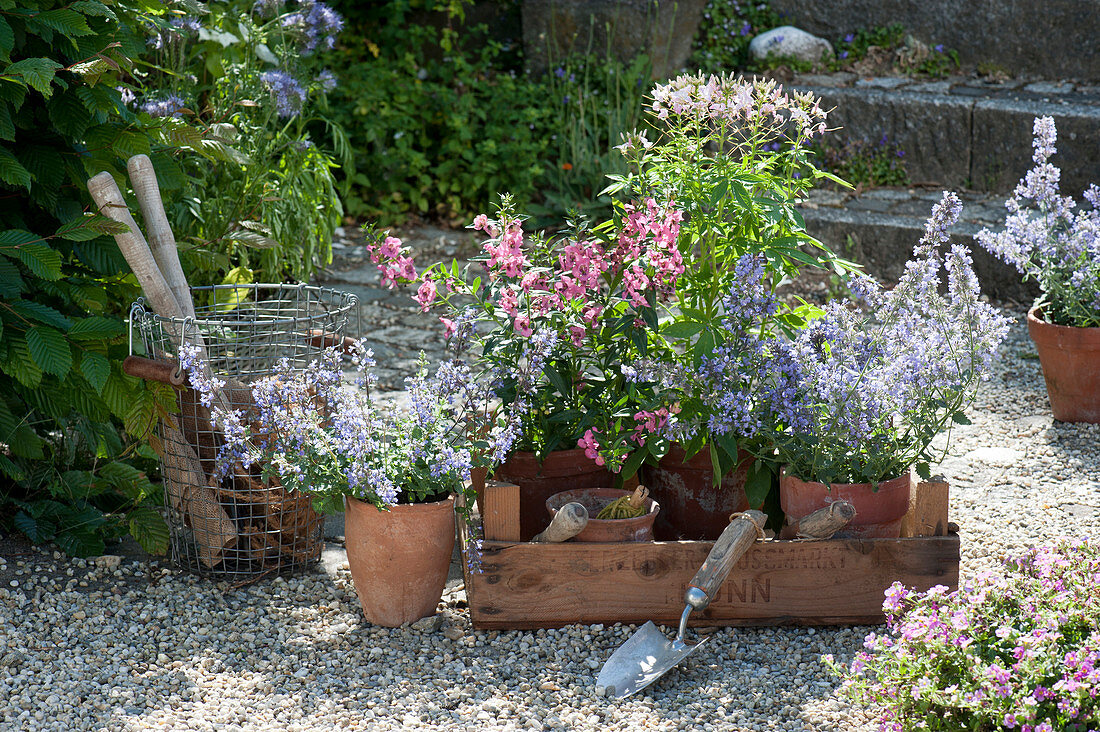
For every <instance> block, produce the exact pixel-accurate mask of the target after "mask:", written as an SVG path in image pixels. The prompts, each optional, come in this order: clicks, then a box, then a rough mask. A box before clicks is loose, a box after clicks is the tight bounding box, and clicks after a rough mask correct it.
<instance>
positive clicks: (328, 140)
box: [129, 0, 351, 285]
mask: <svg viewBox="0 0 1100 732" xmlns="http://www.w3.org/2000/svg"><path fill="white" fill-rule="evenodd" d="M270 5H271V6H272V14H271V17H261V16H260V15H258V14H257V13H256V12H253V3H252V2H250V1H244V0H237V1H235V2H228V3H216V4H211V5H210V6H209V8H208V9H206V6H198V5H197V4H195V3H190V2H185V1H182V0H181V1H180V2H176V3H172V4H170V5H169V6H168V8H169V12H167V13H165V14H164V15H159V16H150V17H149V18H147V20H148V22H149V23H150V26H151V31H150V32H151V34H152V38H153V39H154V50H152V51H150V58H149V59H148V60H147V61H146V62H145V63H143V64H141V67H140V68H138V69H135V71H134V73H133V74H132V75H131V76H130V77H129V83H130V86H131V87H132V89H133V90H134V92H135V93H136V94H137V98H136V100H135V102H134V106H135V108H136V109H138V110H145V111H140V112H139V116H140V117H142V118H143V119H150V120H151V119H152V118H150V117H149V113H150V112H151V113H153V114H158V115H169V116H161V117H158V118H156V119H158V120H159V121H160V123H161V124H162V125H163V131H162V139H163V141H164V142H166V143H168V144H171V145H174V146H177V147H181V148H183V149H186V150H190V151H194V152H196V153H199V154H198V155H189V156H185V157H182V158H180V159H179V160H176V159H172V158H167V157H164V158H162V159H160V160H159V161H154V162H155V163H158V165H157V167H158V171H157V172H158V176H160V178H161V180H162V188H167V189H168V190H169V191H171V193H170V197H171V199H172V203H173V205H171V206H170V207H169V211H168V215H169V218H170V220H171V224H172V227H173V230H174V232H175V233H176V238H177V241H178V242H179V244H180V245H181V249H182V252H181V259H182V262H183V266H184V269H185V270H186V271H187V273H188V276H189V279H190V281H191V284H193V285H204V284H217V283H221V284H230V282H229V280H228V279H227V278H228V277H230V276H233V277H235V278H236V279H238V280H239V278H240V276H241V272H242V271H243V272H244V273H246V274H247V277H248V278H250V279H251V281H256V282H281V281H284V280H308V279H309V276H310V274H311V273H312V272H313V270H314V269H315V268H316V267H317V266H319V265H324V264H327V263H328V262H330V261H331V259H332V249H331V246H332V236H333V231H334V229H335V228H336V226H338V225H339V224H340V220H341V218H342V215H343V207H342V205H341V202H340V197H339V195H338V192H337V190H336V183H335V179H334V177H333V171H334V170H335V169H336V167H337V162H336V158H340V160H341V161H342V162H343V164H345V165H347V164H349V163H350V161H351V157H350V151H349V146H348V143H347V140H346V139H345V137H344V135H343V131H342V130H341V129H340V128H339V127H338V126H336V125H335V124H334V123H333V121H332V120H331V119H329V118H328V117H327V116H326V109H327V104H326V100H325V80H324V77H321V76H319V72H321V71H322V68H321V67H322V61H321V59H320V58H319V57H318V56H317V55H316V54H315V53H309V54H307V53H305V52H304V51H303V50H302V43H303V39H302V37H301V36H300V35H298V34H295V33H293V32H291V31H289V30H288V29H287V27H286V26H284V20H286V19H287V18H288V16H290V15H291V14H292V11H293V10H296V9H297V6H294V7H284V5H283V3H281V2H273V3H270ZM200 11H201V12H200ZM196 13H198V15H197V17H194V18H193V19H188V18H186V16H185V14H186V15H194V14H196ZM181 17H184V18H185V19H186V20H189V21H190V23H191V24H185V23H181V21H180V18H181ZM200 23H201V25H199V24H200ZM194 25H199V27H198V30H197V31H196V30H195V29H194ZM265 72H281V73H285V74H288V75H289V76H290V77H292V78H293V79H294V80H295V81H296V82H297V83H298V84H300V85H301V88H302V89H303V93H304V94H306V100H305V101H304V103H302V104H300V105H293V106H294V109H293V112H292V113H287V110H285V109H281V108H280V107H279V104H280V100H279V99H277V98H276V97H277V95H276V94H275V93H274V92H273V91H272V89H271V86H270V85H269V84H266V83H265V82H264V81H263V79H262V75H263V74H264V73H265ZM158 102H160V103H166V102H167V103H171V107H170V108H167V109H165V108H157V106H156V105H157V103H158ZM181 102H182V106H180V103H181ZM173 111H175V113H176V115H178V117H179V118H178V119H175V118H173V117H172V116H170V115H171V113H172V112H173ZM184 120H186V122H185V121H184ZM326 148H331V149H326ZM231 273H235V274H232V275H231Z"/></svg>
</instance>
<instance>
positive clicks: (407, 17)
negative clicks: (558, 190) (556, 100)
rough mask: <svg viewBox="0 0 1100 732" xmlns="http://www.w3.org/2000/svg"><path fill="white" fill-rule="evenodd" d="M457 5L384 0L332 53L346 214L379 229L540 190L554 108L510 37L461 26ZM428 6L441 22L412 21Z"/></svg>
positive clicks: (364, 13) (460, 217) (363, 13)
mask: <svg viewBox="0 0 1100 732" xmlns="http://www.w3.org/2000/svg"><path fill="white" fill-rule="evenodd" d="M452 6H453V7H452ZM462 10H463V7H462V5H461V4H459V3H454V2H450V3H444V2H440V1H437V0H423V1H422V2H410V0H391V1H390V2H386V3H380V4H377V5H375V6H371V7H369V8H367V9H366V10H362V9H360V10H359V11H358V13H357V14H356V16H355V17H356V21H355V22H357V26H356V27H355V28H354V29H353V30H352V31H351V32H349V33H348V34H347V36H348V37H347V40H346V41H345V42H344V44H343V47H342V48H340V49H338V50H337V52H336V53H335V54H334V56H333V58H332V59H331V62H332V65H333V66H334V67H338V68H340V69H341V70H342V75H343V77H344V82H343V84H342V85H341V87H339V88H338V89H337V90H336V91H335V92H334V93H333V97H332V106H333V117H334V119H335V120H336V121H337V122H338V123H339V124H340V125H341V126H342V127H343V128H344V129H346V130H347V134H348V138H349V139H351V140H353V141H354V146H355V170H356V172H355V174H354V177H353V178H352V180H351V184H352V190H351V195H350V196H349V198H348V199H347V201H346V203H347V207H348V210H349V212H351V213H354V214H359V215H363V216H366V217H369V218H372V219H377V220H380V221H381V222H383V223H386V224H388V223H394V222H400V221H402V220H404V219H406V218H407V217H408V216H410V215H431V216H435V217H439V218H443V219H449V220H456V221H466V220H468V219H469V218H470V217H471V216H472V215H473V213H474V212H475V211H478V210H481V209H482V208H485V207H486V206H487V205H488V204H489V203H490V201H493V200H495V196H496V192H497V191H511V192H512V193H513V194H514V195H515V196H516V199H517V200H519V201H521V202H526V201H530V200H531V199H532V198H534V197H535V196H536V195H537V193H538V185H537V181H538V180H539V178H540V177H541V176H542V174H543V172H544V163H543V160H544V158H545V155H546V151H547V149H548V146H549V144H550V142H549V137H550V134H551V129H552V128H551V123H552V121H553V120H552V115H553V114H554V113H555V112H557V107H558V106H559V105H554V106H549V104H548V99H547V98H546V90H545V88H544V87H543V86H541V85H540V84H539V83H538V82H537V81H536V80H533V79H531V78H529V77H528V76H526V75H525V74H523V73H521V72H517V70H516V68H515V58H514V54H513V53H512V52H511V46H510V45H509V44H508V43H507V42H506V41H501V40H499V39H497V38H495V37H494V36H493V35H492V34H491V33H490V32H489V29H488V28H487V27H485V25H484V24H481V25H479V26H474V27H469V26H463V25H462V24H463V22H464V18H463V15H462ZM428 11H434V12H435V13H436V15H432V16H430V17H431V18H435V19H436V20H438V21H439V22H438V23H436V22H429V21H428V20H424V19H423V18H421V17H419V16H415V14H416V13H425V12H428ZM414 16H415V17H418V18H419V19H420V20H421V22H413V19H414ZM454 26H458V27H461V28H462V32H461V35H460V34H459V33H458V32H457V31H456V30H455V27H454ZM460 41H461V45H459V42H460ZM364 50H366V53H364Z"/></svg>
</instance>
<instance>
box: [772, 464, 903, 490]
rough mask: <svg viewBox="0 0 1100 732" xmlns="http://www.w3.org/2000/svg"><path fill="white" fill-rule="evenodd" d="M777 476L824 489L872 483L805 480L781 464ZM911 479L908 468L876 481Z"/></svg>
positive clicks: (885, 483)
mask: <svg viewBox="0 0 1100 732" xmlns="http://www.w3.org/2000/svg"><path fill="white" fill-rule="evenodd" d="M779 478H780V480H782V479H783V478H786V479H788V480H797V481H798V482H800V483H806V484H808V485H820V486H824V487H825V490H832V487H833V486H852V487H864V486H866V487H868V488H870V487H871V486H873V485H874V483H825V482H823V481H820V480H806V479H805V478H800V477H798V476H797V475H795V474H794V473H790V472H787V466H786V465H783V466H781V467H780V468H779ZM912 479H913V469H912V468H910V469H909V470H906V471H905V472H904V473H902V474H901V475H896V476H894V477H893V478H883V479H882V480H880V481H879V482H878V484H879V485H880V486H883V485H888V484H891V483H896V482H898V481H901V480H909V481H910V482H912Z"/></svg>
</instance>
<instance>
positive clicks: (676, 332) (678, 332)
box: [661, 320, 706, 340]
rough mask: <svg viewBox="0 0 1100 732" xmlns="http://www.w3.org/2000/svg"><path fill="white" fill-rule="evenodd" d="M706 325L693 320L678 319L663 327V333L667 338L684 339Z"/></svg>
mask: <svg viewBox="0 0 1100 732" xmlns="http://www.w3.org/2000/svg"><path fill="white" fill-rule="evenodd" d="M705 327H706V326H705V325H704V324H702V323H697V322H695V321H693V320H677V321H673V322H671V323H669V324H668V325H666V326H665V327H664V328H662V329H661V334H662V335H664V336H665V337H666V338H672V339H674V340H683V339H686V338H691V337H692V336H694V335H697V334H698V333H699V332H700V331H701V330H703V328H705Z"/></svg>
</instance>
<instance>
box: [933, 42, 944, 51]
mask: <svg viewBox="0 0 1100 732" xmlns="http://www.w3.org/2000/svg"><path fill="white" fill-rule="evenodd" d="M932 50H933V51H935V52H936V53H943V44H942V43H937V44H936V45H934V46H932Z"/></svg>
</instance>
